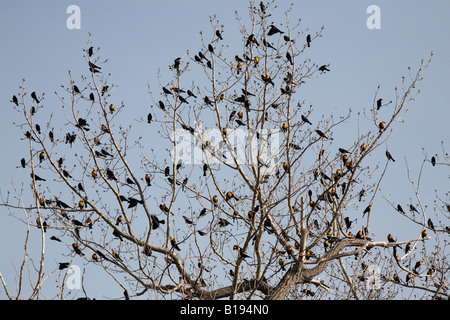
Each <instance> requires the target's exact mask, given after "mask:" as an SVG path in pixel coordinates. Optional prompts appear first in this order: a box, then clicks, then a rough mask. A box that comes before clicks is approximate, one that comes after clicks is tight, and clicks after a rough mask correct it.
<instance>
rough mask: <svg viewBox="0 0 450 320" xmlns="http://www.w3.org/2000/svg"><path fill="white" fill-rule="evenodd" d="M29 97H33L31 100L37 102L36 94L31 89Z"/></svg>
mask: <svg viewBox="0 0 450 320" xmlns="http://www.w3.org/2000/svg"><path fill="white" fill-rule="evenodd" d="M31 98H33V100H34V101H36V103H39V99H38V98H37V96H36V92H34V91H33V92H32V93H31Z"/></svg>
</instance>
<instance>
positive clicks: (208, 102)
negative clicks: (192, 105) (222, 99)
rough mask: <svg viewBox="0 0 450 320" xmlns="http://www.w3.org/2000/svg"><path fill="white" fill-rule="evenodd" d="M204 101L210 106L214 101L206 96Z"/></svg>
mask: <svg viewBox="0 0 450 320" xmlns="http://www.w3.org/2000/svg"><path fill="white" fill-rule="evenodd" d="M203 101H205V103H206V104H208V105H212V101H211V100H210V99H209V98H208V96H205V98H204V99H203Z"/></svg>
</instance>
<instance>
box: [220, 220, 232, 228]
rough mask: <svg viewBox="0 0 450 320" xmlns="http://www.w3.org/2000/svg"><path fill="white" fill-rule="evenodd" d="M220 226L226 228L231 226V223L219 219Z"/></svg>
mask: <svg viewBox="0 0 450 320" xmlns="http://www.w3.org/2000/svg"><path fill="white" fill-rule="evenodd" d="M218 224H219V226H221V227H226V226H228V225H230V224H231V223H230V222H229V221H227V220H225V219H219V222H218Z"/></svg>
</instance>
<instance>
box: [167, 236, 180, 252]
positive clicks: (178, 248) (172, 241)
mask: <svg viewBox="0 0 450 320" xmlns="http://www.w3.org/2000/svg"><path fill="white" fill-rule="evenodd" d="M170 244H171V245H172V248H174V249H176V250H177V251H181V249H180V247H179V246H178V244H177V242H176V241H175V239H174V238H173V237H170Z"/></svg>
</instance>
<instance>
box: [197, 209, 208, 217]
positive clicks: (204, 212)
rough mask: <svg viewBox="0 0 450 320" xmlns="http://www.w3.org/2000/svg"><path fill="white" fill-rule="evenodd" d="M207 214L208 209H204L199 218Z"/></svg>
mask: <svg viewBox="0 0 450 320" xmlns="http://www.w3.org/2000/svg"><path fill="white" fill-rule="evenodd" d="M205 214H206V208H203V209H202V211H200V214H199V215H198V216H199V217H203V216H204V215H205Z"/></svg>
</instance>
